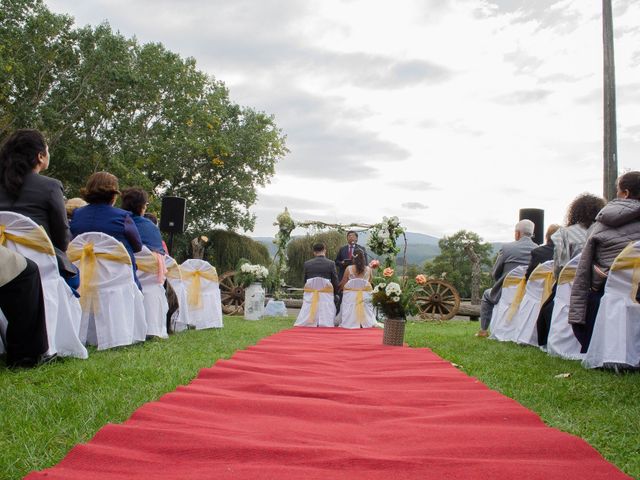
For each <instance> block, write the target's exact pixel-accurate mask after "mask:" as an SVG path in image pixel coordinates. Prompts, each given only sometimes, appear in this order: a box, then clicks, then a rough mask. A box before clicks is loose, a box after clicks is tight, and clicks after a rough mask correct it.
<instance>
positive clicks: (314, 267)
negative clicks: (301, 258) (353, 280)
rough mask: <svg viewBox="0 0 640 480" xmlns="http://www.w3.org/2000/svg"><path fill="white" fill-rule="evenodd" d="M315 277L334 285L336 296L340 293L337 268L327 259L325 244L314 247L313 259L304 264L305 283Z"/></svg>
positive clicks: (317, 244)
mask: <svg viewBox="0 0 640 480" xmlns="http://www.w3.org/2000/svg"><path fill="white" fill-rule="evenodd" d="M314 277H321V278H326V279H327V280H330V281H331V285H333V293H334V295H335V294H336V293H337V292H338V283H339V282H338V275H337V273H336V266H335V265H334V263H333V262H332V261H331V260H329V259H328V258H327V246H326V245H325V244H324V243H316V244H314V245H313V258H312V259H311V260H307V261H306V262H304V282H305V283H307V280H309V279H310V278H314Z"/></svg>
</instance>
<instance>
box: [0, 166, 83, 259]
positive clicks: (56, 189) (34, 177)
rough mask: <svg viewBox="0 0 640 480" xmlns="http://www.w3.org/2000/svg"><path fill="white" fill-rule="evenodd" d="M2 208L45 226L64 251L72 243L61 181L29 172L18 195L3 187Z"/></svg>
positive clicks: (1, 194)
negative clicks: (70, 241)
mask: <svg viewBox="0 0 640 480" xmlns="http://www.w3.org/2000/svg"><path fill="white" fill-rule="evenodd" d="M0 210H6V211H9V212H15V213H20V214H22V215H24V216H25V217H29V218H30V219H31V220H33V221H34V222H36V223H37V224H38V225H42V226H43V227H44V229H45V231H46V232H47V235H49V238H50V239H51V243H53V246H54V247H56V248H58V249H60V250H62V251H65V250H66V249H67V246H68V245H69V238H70V237H71V234H70V232H69V222H68V221H67V211H66V209H65V207H64V196H63V195H62V183H60V182H59V181H58V180H56V179H54V178H50V177H45V176H44V175H38V174H37V173H33V172H31V173H28V174H27V175H26V176H25V177H24V183H23V184H22V188H21V189H20V194H19V195H18V198H13V197H11V196H10V195H9V194H8V193H7V191H6V190H5V189H4V187H3V186H0Z"/></svg>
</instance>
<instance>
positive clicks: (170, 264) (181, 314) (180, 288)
mask: <svg viewBox="0 0 640 480" xmlns="http://www.w3.org/2000/svg"><path fill="white" fill-rule="evenodd" d="M164 264H165V265H166V267H167V282H169V284H170V285H171V288H173V291H174V292H175V294H176V297H177V298H178V310H176V311H175V312H173V315H172V317H171V323H172V325H173V331H174V332H183V331H185V330H186V329H187V328H188V327H189V307H188V301H187V287H186V286H185V284H184V282H183V281H182V271H181V270H180V265H178V262H176V261H175V260H174V259H173V258H171V257H169V256H168V255H167V256H165V257H164Z"/></svg>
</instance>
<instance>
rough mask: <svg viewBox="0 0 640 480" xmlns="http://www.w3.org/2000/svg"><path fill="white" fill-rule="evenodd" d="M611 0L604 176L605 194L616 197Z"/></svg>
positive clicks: (606, 32) (605, 31)
mask: <svg viewBox="0 0 640 480" xmlns="http://www.w3.org/2000/svg"><path fill="white" fill-rule="evenodd" d="M611 10H612V9H611V0H602V42H603V47H604V55H603V58H604V176H603V195H604V198H606V199H607V200H612V199H614V198H616V178H618V147H617V143H618V139H617V134H616V76H615V62H614V57H613V13H612V11H611Z"/></svg>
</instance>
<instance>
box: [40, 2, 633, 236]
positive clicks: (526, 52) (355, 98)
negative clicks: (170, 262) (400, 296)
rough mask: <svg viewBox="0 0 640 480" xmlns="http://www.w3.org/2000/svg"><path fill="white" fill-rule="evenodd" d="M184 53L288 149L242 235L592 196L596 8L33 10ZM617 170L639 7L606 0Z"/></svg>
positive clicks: (598, 187) (422, 226)
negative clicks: (286, 225) (281, 219)
mask: <svg viewBox="0 0 640 480" xmlns="http://www.w3.org/2000/svg"><path fill="white" fill-rule="evenodd" d="M46 3H47V4H48V6H49V8H51V9H52V10H53V11H55V12H58V13H67V14H70V15H72V16H73V17H75V19H76V23H77V24H78V25H79V26H82V25H86V24H92V25H96V24H98V23H100V22H102V21H105V20H106V21H108V22H109V23H110V24H111V26H112V28H113V29H114V30H119V31H120V32H121V33H122V34H124V35H126V36H133V35H135V36H136V37H137V38H138V39H139V40H140V41H141V42H162V43H163V44H164V45H165V46H166V47H167V48H169V49H171V50H173V51H175V52H178V53H180V54H182V55H183V56H192V57H195V58H196V60H197V62H198V65H199V68H200V69H201V70H204V71H206V72H208V73H210V74H212V75H214V76H215V77H216V78H217V79H219V80H222V81H224V82H225V83H226V85H227V86H228V87H229V89H230V91H231V97H232V99H233V100H234V101H235V102H237V103H239V104H241V105H246V106H250V107H253V108H255V109H257V110H262V111H265V112H268V113H271V114H273V115H274V116H275V118H276V122H277V124H278V125H279V127H281V128H282V129H283V131H284V132H285V133H286V135H287V144H288V147H289V149H290V153H289V154H288V155H287V157H286V158H285V159H283V160H282V161H281V162H280V163H279V164H278V166H277V169H276V175H275V177H274V178H273V180H272V182H271V184H270V185H268V186H267V187H266V188H264V189H263V190H261V191H260V196H259V202H258V203H257V204H256V205H255V207H254V208H253V211H254V213H255V214H256V215H257V222H256V228H255V230H254V232H253V233H252V235H255V236H272V235H273V234H274V233H275V228H274V227H273V226H272V223H273V222H274V220H275V217H276V215H277V214H278V213H279V212H281V211H282V210H283V209H284V207H285V206H288V207H289V210H290V211H291V212H292V216H293V218H294V219H296V220H322V221H326V222H330V223H343V224H344V223H349V222H364V223H376V222H379V221H380V220H381V218H382V216H390V215H397V216H398V217H400V219H401V221H402V223H403V224H404V225H405V226H406V227H408V229H409V230H410V231H414V232H421V233H426V234H430V235H435V236H442V235H447V234H451V233H454V232H456V231H457V230H460V229H463V228H464V229H467V230H473V231H475V232H477V233H479V234H480V235H481V236H482V237H483V238H484V239H485V240H494V241H501V240H505V239H506V240H508V239H510V238H511V237H512V236H513V233H512V232H513V225H514V224H515V222H516V221H517V220H518V210H519V209H520V208H542V209H544V210H545V223H546V224H547V225H548V224H549V223H554V222H555V223H559V222H562V221H563V218H564V215H565V211H566V207H567V205H568V204H569V202H570V201H571V200H572V199H573V198H574V197H575V196H576V195H578V194H580V193H582V192H592V193H596V194H601V193H602V164H603V161H602V22H601V8H602V2H601V1H599V0H396V1H395V2H389V1H387V0H385V1H381V0H322V1H320V0H316V1H312V0H183V1H178V0H126V1H125V0H83V1H82V2H78V1H76V0H46ZM613 5H614V28H615V54H616V83H617V96H618V156H619V169H620V171H621V172H622V171H625V170H639V169H640V2H639V1H637V0H613Z"/></svg>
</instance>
